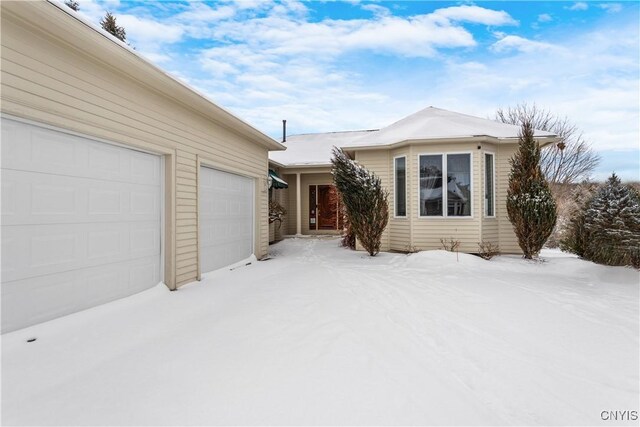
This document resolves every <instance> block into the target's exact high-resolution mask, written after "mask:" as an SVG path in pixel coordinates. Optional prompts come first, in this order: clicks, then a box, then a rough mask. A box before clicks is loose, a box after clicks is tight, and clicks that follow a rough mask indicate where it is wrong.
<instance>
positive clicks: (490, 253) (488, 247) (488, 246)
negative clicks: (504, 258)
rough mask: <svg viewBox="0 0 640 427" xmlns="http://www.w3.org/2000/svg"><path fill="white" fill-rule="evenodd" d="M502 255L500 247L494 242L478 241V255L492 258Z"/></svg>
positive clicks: (488, 258)
mask: <svg viewBox="0 0 640 427" xmlns="http://www.w3.org/2000/svg"><path fill="white" fill-rule="evenodd" d="M497 255H500V247H499V246H498V245H497V244H494V243H492V242H484V241H483V242H480V243H478V256H479V257H480V258H483V259H486V260H490V259H491V258H493V257H494V256H497Z"/></svg>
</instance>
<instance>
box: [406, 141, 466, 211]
mask: <svg viewBox="0 0 640 427" xmlns="http://www.w3.org/2000/svg"><path fill="white" fill-rule="evenodd" d="M419 164H420V184H419V186H420V216H443V217H469V216H471V154H470V153H464V154H426V155H421V156H420V157H419ZM445 177H446V178H445Z"/></svg>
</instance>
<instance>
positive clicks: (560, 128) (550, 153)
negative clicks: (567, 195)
mask: <svg viewBox="0 0 640 427" xmlns="http://www.w3.org/2000/svg"><path fill="white" fill-rule="evenodd" d="M495 120H497V121H499V122H502V123H509V124H513V125H522V123H524V122H529V123H531V125H532V126H533V128H534V129H538V130H543V131H547V132H552V133H555V134H556V135H558V137H559V139H560V140H559V141H558V143H556V144H555V145H554V146H549V147H546V148H545V149H543V150H542V152H541V158H540V167H541V168H542V173H544V176H545V177H546V178H547V180H548V181H549V183H550V184H551V185H552V186H555V185H558V184H559V185H563V184H568V183H571V182H579V181H582V180H585V179H589V176H590V175H591V173H592V172H593V171H594V169H595V168H596V167H597V166H598V163H600V156H598V154H596V153H595V152H594V151H593V150H592V149H591V146H590V144H589V143H588V142H587V141H586V140H585V139H584V138H583V136H582V132H581V131H580V130H579V129H578V128H577V126H576V125H574V124H573V123H571V122H570V121H569V119H568V118H567V117H560V116H557V115H556V114H553V113H552V112H551V111H549V110H545V109H542V108H538V107H537V106H536V105H535V104H533V105H528V104H526V103H522V104H518V105H516V106H514V107H507V108H505V109H502V108H500V109H498V111H496V115H495Z"/></svg>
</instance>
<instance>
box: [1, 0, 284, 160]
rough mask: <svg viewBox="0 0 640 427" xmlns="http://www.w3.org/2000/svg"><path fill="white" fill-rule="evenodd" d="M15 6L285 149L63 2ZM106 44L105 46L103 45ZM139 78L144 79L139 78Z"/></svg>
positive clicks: (239, 129) (213, 116) (214, 116)
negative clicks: (72, 24)
mask: <svg viewBox="0 0 640 427" xmlns="http://www.w3.org/2000/svg"><path fill="white" fill-rule="evenodd" d="M16 3H17V4H16V7H15V8H13V11H14V12H18V13H21V14H23V15H25V16H27V17H28V18H29V19H33V20H34V21H35V20H36V19H38V20H39V21H38V22H39V23H43V20H46V21H44V22H45V23H44V24H42V25H43V26H45V25H46V27H45V28H46V29H47V31H49V32H51V31H53V30H54V29H55V30H56V35H58V34H61V35H62V37H67V36H68V40H66V39H65V41H68V42H69V43H70V44H71V45H72V46H74V47H76V48H78V49H80V50H83V51H86V52H90V53H91V54H94V55H100V54H104V55H103V56H105V57H109V58H110V60H109V63H110V64H111V65H115V64H118V63H120V64H124V65H122V66H121V67H120V70H121V71H123V72H124V73H126V74H129V75H130V76H131V77H133V78H134V79H136V80H140V81H141V82H142V83H143V84H145V85H148V86H153V87H154V89H156V90H158V91H159V92H162V93H164V94H165V95H166V96H168V97H170V98H174V99H175V100H176V101H178V102H180V103H182V104H183V105H186V106H189V107H190V108H192V109H194V110H197V111H198V112H199V113H200V114H203V115H204V116H206V117H207V118H209V119H210V120H212V121H215V122H217V123H219V124H221V125H222V126H225V127H227V128H229V129H230V130H231V131H233V132H235V133H237V134H240V135H243V136H244V137H246V138H247V139H249V140H250V141H252V142H254V143H257V144H259V145H262V146H264V147H266V148H268V149H269V150H284V149H285V148H284V147H283V146H282V144H280V143H278V142H277V141H275V140H274V139H273V138H271V137H269V136H268V135H266V134H265V133H263V132H261V131H260V130H258V129H256V128H255V127H253V126H252V125H250V124H249V123H247V122H245V121H244V120H242V119H240V118H239V117H237V116H236V115H235V114H233V113H231V112H229V111H228V110H226V109H224V108H222V107H220V106H219V105H217V104H216V103H214V102H213V101H212V100H210V99H209V98H208V97H207V96H205V95H204V94H202V93H200V92H199V91H197V90H196V89H194V88H192V87H191V86H189V85H188V84H186V83H185V82H183V81H181V80H179V79H178V78H176V77H174V76H172V75H171V74H169V73H168V72H166V71H165V70H163V69H161V68H160V67H158V66H156V65H155V64H153V63H152V62H150V61H149V60H148V59H146V58H145V57H144V56H142V55H141V54H140V53H138V52H137V51H136V50H134V49H133V48H132V47H131V46H129V45H127V44H126V43H123V42H122V41H120V40H119V39H117V38H116V37H114V36H113V35H112V34H110V33H108V32H106V31H104V30H103V29H102V28H100V27H98V26H97V25H95V24H93V23H92V22H90V21H89V20H88V19H87V18H85V17H84V16H83V15H82V14H80V13H76V12H74V11H73V10H71V9H70V8H69V7H67V6H66V5H65V4H64V3H63V2H61V1H59V0H47V1H46V2H16ZM4 6H6V5H4V4H3V9H4V10H3V13H4V12H6V11H7V10H6V9H7V8H5V7H4ZM26 6H28V7H26ZM52 6H53V8H52ZM52 9H54V10H55V9H57V11H56V13H54V11H53V10H52ZM60 12H62V13H60ZM69 17H71V18H73V19H74V20H75V21H76V22H77V23H78V24H81V25H77V26H75V27H77V28H69V27H70V26H71V24H70V22H69V20H68V18H69ZM40 19H42V20H40ZM71 22H73V21H71ZM82 27H84V28H86V29H87V30H89V31H91V33H93V34H95V35H99V37H90V34H91V33H89V32H88V33H87V34H83V35H81V36H79V35H78V34H77V33H76V32H74V31H80V29H81V28H82ZM58 30H59V31H58ZM107 41H108V43H106V42H107ZM105 48H107V49H109V50H110V52H109V53H108V54H107V53H105V52H104V51H103V49H105ZM141 75H142V76H144V77H142V78H141V77H140V76H141Z"/></svg>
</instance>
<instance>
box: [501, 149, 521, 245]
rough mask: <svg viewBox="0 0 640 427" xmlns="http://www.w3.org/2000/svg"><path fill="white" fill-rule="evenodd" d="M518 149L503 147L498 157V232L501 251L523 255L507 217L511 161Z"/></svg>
mask: <svg viewBox="0 0 640 427" xmlns="http://www.w3.org/2000/svg"><path fill="white" fill-rule="evenodd" d="M517 149H518V144H508V145H506V144H505V145H501V146H500V147H499V149H498V154H497V156H496V213H497V214H498V218H499V222H498V232H499V237H500V241H499V244H500V251H501V252H503V253H516V254H521V253H522V250H521V249H520V246H518V240H517V238H516V234H515V233H514V232H513V226H512V225H511V222H509V217H508V215H507V189H508V188H509V173H510V172H511V163H510V160H511V158H512V157H513V155H514V154H515V152H516V150H517Z"/></svg>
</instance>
